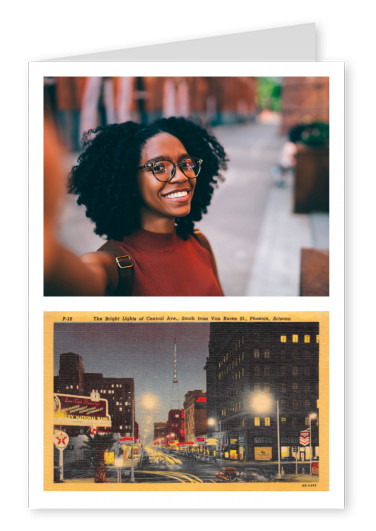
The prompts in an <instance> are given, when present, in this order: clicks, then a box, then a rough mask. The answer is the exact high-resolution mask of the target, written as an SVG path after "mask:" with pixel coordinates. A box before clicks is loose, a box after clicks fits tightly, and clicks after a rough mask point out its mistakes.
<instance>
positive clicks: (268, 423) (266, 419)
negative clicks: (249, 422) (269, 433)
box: [265, 417, 270, 426]
mask: <svg viewBox="0 0 376 531" xmlns="http://www.w3.org/2000/svg"><path fill="white" fill-rule="evenodd" d="M265 426H270V417H265Z"/></svg>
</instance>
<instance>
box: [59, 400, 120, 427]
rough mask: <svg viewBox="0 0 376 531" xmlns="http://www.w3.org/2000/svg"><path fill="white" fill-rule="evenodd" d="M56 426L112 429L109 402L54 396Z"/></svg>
mask: <svg viewBox="0 0 376 531" xmlns="http://www.w3.org/2000/svg"><path fill="white" fill-rule="evenodd" d="M54 425H55V426H98V427H101V428H105V427H108V428H111V417H110V415H109V414H108V402H107V400H106V399H101V398H99V399H98V400H92V398H90V397H89V396H75V395H62V394H54Z"/></svg>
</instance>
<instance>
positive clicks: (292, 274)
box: [244, 176, 329, 296]
mask: <svg viewBox="0 0 376 531" xmlns="http://www.w3.org/2000/svg"><path fill="white" fill-rule="evenodd" d="M302 248H317V249H328V248H329V215H328V214H325V213H316V214H294V213H293V178H292V177H291V176H290V177H289V178H288V179H287V181H286V183H285V186H284V187H277V186H273V187H272V188H271V190H270V193H269V197H268V200H267V204H266V208H265V213H264V218H263V221H262V224H261V229H260V232H259V236H258V241H257V244H256V250H255V254H254V261H253V265H252V268H251V271H250V274H249V280H248V283H247V286H246V290H245V293H244V295H249V296H291V295H293V296H294V295H295V296H296V295H299V281H300V252H301V249H302Z"/></svg>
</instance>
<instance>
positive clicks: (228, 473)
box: [217, 466, 239, 481]
mask: <svg viewBox="0 0 376 531" xmlns="http://www.w3.org/2000/svg"><path fill="white" fill-rule="evenodd" d="M238 474H239V473H238V470H237V469H236V468H235V467H232V466H225V467H224V468H223V469H222V470H220V471H219V472H218V474H217V478H218V479H221V480H222V481H235V480H236V478H237V476H238Z"/></svg>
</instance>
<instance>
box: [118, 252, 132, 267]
mask: <svg viewBox="0 0 376 531" xmlns="http://www.w3.org/2000/svg"><path fill="white" fill-rule="evenodd" d="M121 258H128V260H130V262H131V263H130V264H128V265H121V263H120V262H119V260H120V259H121ZM115 260H116V263H117V265H118V266H119V267H120V269H127V268H128V267H133V262H132V258H131V257H130V256H129V254H125V255H123V256H117V257H116V258H115Z"/></svg>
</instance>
